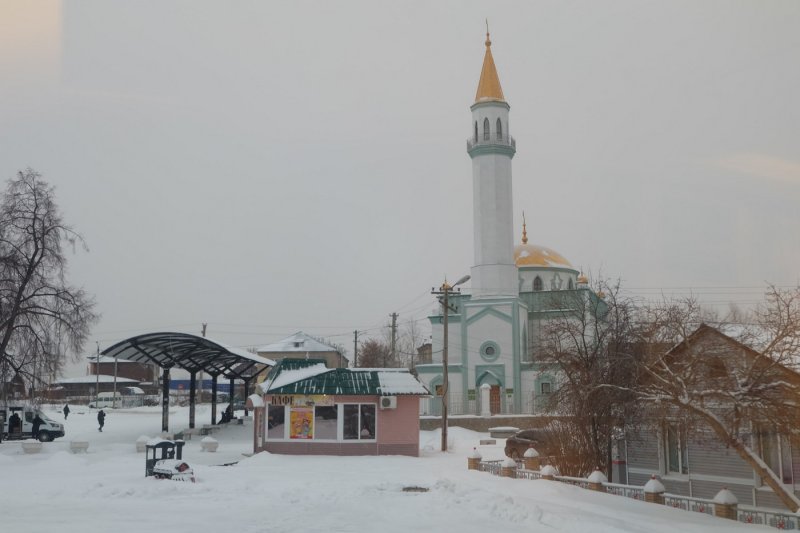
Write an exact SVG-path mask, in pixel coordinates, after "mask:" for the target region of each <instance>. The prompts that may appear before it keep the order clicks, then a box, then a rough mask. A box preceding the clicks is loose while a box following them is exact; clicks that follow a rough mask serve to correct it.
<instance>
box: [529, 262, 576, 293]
mask: <svg viewBox="0 0 800 533" xmlns="http://www.w3.org/2000/svg"><path fill="white" fill-rule="evenodd" d="M578 274H579V273H578V271H577V270H572V269H569V268H547V267H542V268H531V269H522V268H520V269H519V275H518V281H517V283H518V284H519V292H533V283H534V280H535V279H536V277H537V276H538V277H539V278H540V279H541V280H542V290H545V291H551V290H567V289H570V288H572V289H574V288H577V286H578ZM570 281H572V287H570V283H569V282H570Z"/></svg>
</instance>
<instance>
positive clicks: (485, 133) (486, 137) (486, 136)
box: [483, 118, 490, 141]
mask: <svg viewBox="0 0 800 533" xmlns="http://www.w3.org/2000/svg"><path fill="white" fill-rule="evenodd" d="M489 138H490V137H489V119H488V118H485V119H483V140H484V141H488V140H489Z"/></svg>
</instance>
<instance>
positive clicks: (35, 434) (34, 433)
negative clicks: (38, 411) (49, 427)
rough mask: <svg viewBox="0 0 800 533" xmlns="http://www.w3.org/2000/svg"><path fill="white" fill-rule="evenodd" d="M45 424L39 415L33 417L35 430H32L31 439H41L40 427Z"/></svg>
mask: <svg viewBox="0 0 800 533" xmlns="http://www.w3.org/2000/svg"><path fill="white" fill-rule="evenodd" d="M42 424H44V420H42V418H41V417H40V416H39V415H36V416H35V417H33V429H32V430H31V438H32V439H37V438H39V426H41V425H42Z"/></svg>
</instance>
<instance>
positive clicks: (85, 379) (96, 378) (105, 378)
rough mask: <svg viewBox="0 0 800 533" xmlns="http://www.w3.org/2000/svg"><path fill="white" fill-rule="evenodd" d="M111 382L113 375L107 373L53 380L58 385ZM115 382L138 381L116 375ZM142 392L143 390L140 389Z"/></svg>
mask: <svg viewBox="0 0 800 533" xmlns="http://www.w3.org/2000/svg"><path fill="white" fill-rule="evenodd" d="M97 382H100V383H113V382H114V376H113V375H111V376H109V375H108V374H100V375H97V374H92V375H89V376H78V377H76V378H63V379H58V380H56V381H54V382H53V383H57V384H59V385H67V384H76V383H88V384H92V383H97ZM117 383H140V381H139V380H138V379H130V378H122V377H119V376H117ZM142 392H144V391H142Z"/></svg>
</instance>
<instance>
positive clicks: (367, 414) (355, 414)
mask: <svg viewBox="0 0 800 533" xmlns="http://www.w3.org/2000/svg"><path fill="white" fill-rule="evenodd" d="M343 422H344V427H343V429H344V440H375V404H374V403H361V404H345V405H344V420H343Z"/></svg>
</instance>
